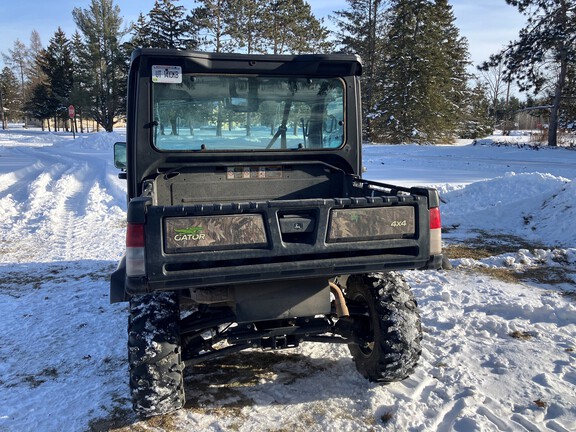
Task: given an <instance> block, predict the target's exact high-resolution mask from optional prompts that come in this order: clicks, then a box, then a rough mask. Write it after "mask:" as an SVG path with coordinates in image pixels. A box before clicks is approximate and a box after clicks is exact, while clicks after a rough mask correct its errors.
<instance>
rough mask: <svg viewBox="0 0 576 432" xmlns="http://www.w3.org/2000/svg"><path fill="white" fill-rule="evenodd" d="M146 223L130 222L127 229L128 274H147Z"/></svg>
mask: <svg viewBox="0 0 576 432" xmlns="http://www.w3.org/2000/svg"><path fill="white" fill-rule="evenodd" d="M144 244H145V240H144V225H143V224H131V223H129V224H128V227H127V229H126V275H127V276H129V277H133V276H146V254H145V252H144V251H145V249H144Z"/></svg>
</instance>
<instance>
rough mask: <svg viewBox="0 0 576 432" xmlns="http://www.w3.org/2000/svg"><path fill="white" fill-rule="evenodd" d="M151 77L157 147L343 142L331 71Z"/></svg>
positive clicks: (336, 82) (339, 98)
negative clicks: (171, 79) (298, 75)
mask: <svg viewBox="0 0 576 432" xmlns="http://www.w3.org/2000/svg"><path fill="white" fill-rule="evenodd" d="M180 81H181V82H177V83H174V82H153V84H152V86H153V90H152V91H153V116H154V117H153V118H154V123H153V125H154V128H153V140H154V141H153V142H154V145H155V147H156V148H158V149H159V150H184V151H186V150H193V151H194V150H196V151H197V150H204V151H212V150H214V151H222V150H269V151H274V150H286V149H302V150H305V149H314V150H317V149H334V148H338V147H340V146H341V145H342V144H343V142H344V86H343V82H342V81H341V80H340V79H336V78H312V79H308V78H294V77H278V76H274V77H261V76H260V77H246V76H230V75H184V76H183V77H182V79H181V80H180Z"/></svg>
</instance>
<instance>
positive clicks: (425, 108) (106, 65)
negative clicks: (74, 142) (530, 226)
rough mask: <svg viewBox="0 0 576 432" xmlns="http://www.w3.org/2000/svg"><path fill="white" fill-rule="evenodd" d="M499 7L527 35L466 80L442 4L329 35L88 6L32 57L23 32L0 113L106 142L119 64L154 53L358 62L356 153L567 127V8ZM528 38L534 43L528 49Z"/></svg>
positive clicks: (159, 4) (393, 11)
mask: <svg viewBox="0 0 576 432" xmlns="http://www.w3.org/2000/svg"><path fill="white" fill-rule="evenodd" d="M505 1H506V2H507V3H509V4H512V5H514V6H516V7H518V9H519V11H520V12H521V13H525V14H527V15H528V16H529V20H528V25H527V28H526V29H523V30H522V32H521V33H520V35H519V37H520V39H519V40H518V41H514V42H510V44H509V46H508V47H507V48H506V49H504V50H503V51H502V52H500V53H497V54H495V55H494V56H492V57H491V58H490V60H489V61H487V62H486V63H485V64H483V65H482V67H481V70H480V71H479V76H477V77H473V76H472V75H471V74H470V72H469V65H470V60H469V52H468V44H467V41H466V39H465V38H463V37H461V36H460V34H459V30H458V28H457V27H456V25H455V16H454V14H453V11H452V7H451V5H450V4H449V3H448V1H447V0H347V3H348V5H347V7H346V8H345V9H343V10H338V11H335V12H334V13H333V14H332V15H331V16H330V17H329V19H330V20H331V21H332V23H333V24H334V27H335V31H330V30H329V29H328V27H327V26H326V24H325V22H324V21H323V20H322V19H318V18H316V17H315V16H314V15H313V13H312V10H311V7H310V5H309V4H308V3H307V2H306V1H304V0H274V1H263V0H197V1H195V2H191V3H192V4H193V7H192V8H190V9H188V8H186V7H185V6H183V5H181V4H180V0H156V2H155V3H154V6H153V8H152V9H151V10H150V11H149V12H148V13H147V14H143V13H141V14H140V15H139V17H138V19H137V21H136V22H135V23H131V24H129V25H125V24H124V23H123V19H122V16H121V12H120V9H119V7H118V6H117V5H115V4H114V0H92V1H91V4H90V6H89V7H88V8H86V9H82V8H74V10H73V11H72V15H73V18H74V21H75V23H76V25H77V31H76V32H75V33H74V34H73V35H72V36H71V37H70V38H69V37H67V36H66V34H65V33H64V32H63V31H62V30H61V29H60V28H59V29H58V30H57V31H56V32H55V34H54V36H53V37H52V38H51V39H50V41H49V44H48V46H47V47H46V48H42V45H41V43H40V38H39V36H38V33H37V32H33V33H32V36H31V40H30V46H25V45H24V44H23V43H22V42H20V41H16V43H15V44H14V49H13V50H9V52H8V53H7V54H3V58H4V62H5V63H6V65H7V66H6V67H5V68H4V69H3V70H2V72H1V73H0V103H1V104H2V107H1V108H2V113H7V114H8V117H10V116H11V117H12V119H16V118H20V119H22V118H24V120H25V121H26V119H27V118H28V117H30V118H35V119H38V120H40V121H42V124H43V125H44V121H46V120H47V119H52V123H53V124H54V125H56V127H59V126H58V125H63V126H64V127H67V123H66V119H67V116H68V111H67V107H68V105H70V104H71V105H74V106H75V107H76V112H77V117H78V118H79V119H80V120H82V119H83V118H89V119H92V120H94V121H96V122H97V123H98V124H99V125H101V126H102V127H103V128H104V129H105V130H107V131H112V130H113V127H114V124H115V122H116V121H118V120H119V119H121V118H122V117H123V115H124V114H125V112H124V110H125V94H126V75H127V69H128V61H129V57H130V52H131V51H132V50H133V49H134V48H137V47H156V48H176V49H191V50H202V51H211V52H245V53H274V54H288V53H290V54H301V53H322V52H334V51H343V52H348V53H354V54H358V55H360V56H361V58H362V60H363V68H364V72H363V77H362V85H363V100H362V104H363V113H364V133H365V136H364V138H365V140H366V141H368V142H389V143H405V142H418V143H435V142H449V141H450V140H452V139H453V138H455V137H459V136H460V137H478V136H483V135H486V134H488V133H490V132H491V130H492V129H493V128H494V127H495V126H502V125H503V124H504V125H505V124H506V122H508V121H509V120H510V118H511V116H510V114H511V113H515V112H518V111H521V110H523V109H526V108H534V107H538V106H539V107H540V110H539V111H538V110H534V111H533V112H534V113H536V114H539V115H544V116H545V117H546V121H547V117H550V126H551V128H552V122H553V121H554V119H555V121H556V125H557V126H562V125H564V124H567V123H568V122H569V119H570V118H574V117H570V116H574V115H575V114H576V109H575V107H576V100H574V89H575V76H576V73H575V67H574V66H575V55H574V50H575V46H576V43H575V39H574V37H575V35H576V22H575V6H574V5H573V4H572V2H569V1H568V0H505ZM529 14H533V15H529ZM535 29H537V30H539V31H541V32H542V34H545V35H547V36H546V38H543V37H541V38H539V39H538V38H536V39H535V38H534V37H533V33H534V32H535ZM550 29H552V30H550ZM559 76H560V77H563V78H559ZM513 81H518V82H519V83H520V89H521V90H524V91H532V92H533V94H532V95H531V98H529V99H527V101H525V102H523V103H520V101H519V100H518V99H517V98H515V97H514V96H510V92H509V89H510V83H512V82H513ZM506 90H508V91H506ZM570 95H572V96H570ZM555 101H556V102H557V104H556V102H555ZM526 105H528V106H526ZM530 112H532V110H530ZM547 114H549V115H548V116H546V115H547ZM5 117H6V116H4V115H3V116H2V119H3V127H5V121H6V120H7V119H6V118H5ZM48 124H49V123H48ZM82 124H83V123H82V121H80V125H82ZM555 130H556V128H555V129H554V131H555ZM555 139H556V137H555V136H554V140H555ZM551 144H552V145H553V144H555V141H554V142H553V143H551Z"/></svg>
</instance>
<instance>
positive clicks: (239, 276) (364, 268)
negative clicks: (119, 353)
mask: <svg viewBox="0 0 576 432" xmlns="http://www.w3.org/2000/svg"><path fill="white" fill-rule="evenodd" d="M441 266H442V255H434V256H432V257H430V259H429V260H427V261H413V260H406V257H402V256H390V255H386V256H381V257H379V256H374V257H371V259H370V260H367V259H366V257H346V258H339V259H324V260H320V259H319V260H311V261H306V262H302V261H296V262H290V263H286V262H284V263H278V264H260V265H248V266H243V267H242V273H239V271H238V268H237V267H229V268H217V269H200V270H189V271H185V272H183V273H181V274H180V275H178V277H171V278H165V279H163V280H160V281H149V280H148V279H147V278H145V277H127V276H126V266H125V260H124V259H123V260H122V261H120V263H119V265H118V268H117V269H116V271H115V272H114V273H113V274H112V277H111V279H110V302H111V303H117V302H122V301H127V300H128V298H129V297H130V296H131V295H139V294H146V293H150V292H154V291H174V290H185V289H190V288H206V287H210V286H222V285H235V284H249V283H260V282H270V281H274V280H287V279H291V280H297V279H315V278H320V277H322V278H326V279H329V278H332V277H336V276H341V275H349V274H360V273H372V272H388V271H395V270H410V269H421V270H426V269H439V268H441Z"/></svg>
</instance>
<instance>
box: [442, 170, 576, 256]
mask: <svg viewBox="0 0 576 432" xmlns="http://www.w3.org/2000/svg"><path fill="white" fill-rule="evenodd" d="M440 194H441V196H442V200H443V203H444V204H443V206H442V219H443V224H444V226H448V227H458V228H459V229H465V230H485V231H494V230H496V231H498V232H505V233H507V234H510V235H515V236H518V237H525V238H529V239H533V240H537V241H540V242H542V243H543V244H546V245H550V246H555V245H557V246H575V245H576V230H574V229H572V226H573V221H574V220H576V207H575V206H574V203H576V186H575V185H574V184H573V182H572V181H570V180H569V179H567V178H564V177H560V176H554V175H552V174H542V173H519V174H516V173H513V172H511V173H506V175H504V176H503V177H497V178H494V179H492V180H486V181H480V182H475V183H472V184H470V185H467V186H464V187H457V188H454V187H453V186H451V185H445V186H443V187H441V188H440Z"/></svg>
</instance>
